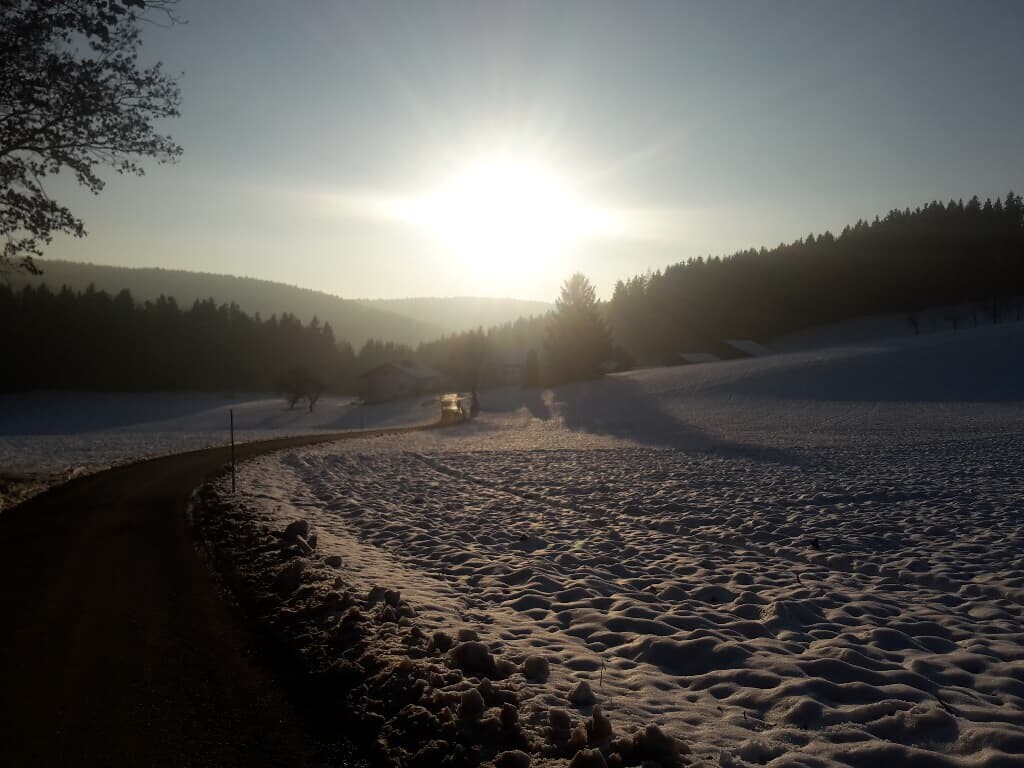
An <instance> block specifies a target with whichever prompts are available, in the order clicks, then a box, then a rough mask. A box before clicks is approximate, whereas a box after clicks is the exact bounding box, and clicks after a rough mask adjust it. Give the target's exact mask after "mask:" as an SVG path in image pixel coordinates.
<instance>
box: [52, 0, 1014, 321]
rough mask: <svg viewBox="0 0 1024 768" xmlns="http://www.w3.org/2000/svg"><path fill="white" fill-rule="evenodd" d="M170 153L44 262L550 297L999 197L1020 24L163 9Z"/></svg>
mask: <svg viewBox="0 0 1024 768" xmlns="http://www.w3.org/2000/svg"><path fill="white" fill-rule="evenodd" d="M179 15H181V16H182V17H184V18H185V19H186V20H187V23H186V24H184V25H179V26H175V27H172V28H170V29H163V28H157V27H149V28H147V29H146V30H145V39H144V49H143V59H144V60H146V61H155V60H160V61H162V62H163V63H164V65H165V66H166V67H167V68H168V70H170V71H172V72H176V73H181V75H180V88H181V94H182V108H181V113H182V114H181V117H180V118H179V119H177V120H174V121H171V122H168V123H167V124H166V125H165V126H162V127H164V128H165V129H166V130H167V131H168V132H169V133H171V135H172V136H173V137H174V138H175V139H176V140H177V141H178V143H179V144H181V146H182V147H183V149H184V155H183V157H182V158H181V160H180V161H179V162H178V163H176V164H174V165H150V166H149V167H148V170H147V174H146V175H145V176H144V177H142V178H135V177H129V176H118V175H117V174H115V173H112V172H107V173H105V174H103V176H104V178H105V179H106V180H107V181H108V185H107V187H106V189H105V190H104V191H103V193H102V194H101V195H99V196H93V195H90V194H88V193H87V192H84V191H82V190H80V189H77V188H76V187H75V186H74V185H73V184H71V183H69V182H68V181H67V180H64V179H59V180H57V181H56V182H55V183H54V184H53V186H52V188H51V194H52V195H53V196H54V197H55V198H57V199H59V200H60V201H61V202H64V203H65V204H68V205H69V206H70V207H71V208H72V210H73V212H74V213H76V214H77V215H79V216H80V217H82V218H83V219H84V221H85V225H86V229H87V231H88V232H89V235H88V237H86V238H85V239H74V238H70V237H63V236H60V237H57V238H56V239H55V240H54V243H53V244H52V246H51V247H49V249H48V250H47V252H46V257H47V258H61V259H69V260H73V261H90V262H93V263H99V264H114V265H125V266H139V267H143V266H144V267H152V266H159V267H165V268H171V269H187V270H195V271H204V272H216V273H226V274H235V275H244V276H250V277H258V278H262V279H268V280H275V281H280V282H285V283H289V284H294V285H300V286H304V287H308V288H314V289H318V290H323V291H327V292H330V293H334V294H337V295H340V296H343V297H346V298H397V297H405V296H467V295H474V296H505V297H515V298H524V299H541V300H546V301H550V300H553V299H554V298H555V296H557V293H558V289H559V286H560V285H561V283H562V281H563V280H564V279H565V278H566V277H568V276H569V275H570V274H572V273H573V272H576V271H580V272H583V273H584V274H586V275H587V276H588V277H589V278H590V279H591V281H592V282H593V283H594V284H595V286H596V287H597V291H598V295H599V296H601V297H603V298H607V297H609V296H610V295H611V292H612V290H613V288H614V284H615V282H616V281H617V280H620V279H628V278H629V277H631V276H632V275H635V274H638V273H643V272H646V271H648V270H656V269H660V268H663V267H664V266H666V265H668V264H671V263H675V262H679V261H683V260H686V259H688V258H692V257H696V256H700V255H725V254H728V253H731V252H734V251H736V250H739V249H744V248H748V247H759V246H761V245H765V246H768V247H771V246H773V245H777V244H778V243H780V242H790V241H792V240H795V239H797V238H800V237H804V236H806V235H807V234H808V233H810V232H815V233H820V232H822V231H824V230H826V229H828V230H831V231H833V232H838V231H840V230H841V229H842V227H843V226H844V225H845V224H848V223H853V222H855V221H856V220H857V219H859V218H864V219H870V218H873V217H874V216H875V215H876V214H877V215H883V216H884V214H885V213H886V212H887V211H888V210H890V209H892V208H904V207H908V206H909V207H914V206H916V205H919V204H923V203H926V202H928V201H930V200H933V199H939V200H948V199H951V198H952V199H958V198H964V199H967V198H969V197H970V196H971V195H973V194H978V195H979V196H980V197H981V198H982V199H984V198H985V197H989V196H991V197H995V196H1003V195H1005V194H1006V192H1007V191H1009V190H1011V189H1012V190H1014V191H1016V192H1022V191H1024V183H1022V181H1024V173H1022V172H1024V152H1021V151H1020V137H1021V135H1022V130H1024V128H1022V127H1024V98H1021V96H1022V92H1024V88H1022V84H1021V83H1022V79H1021V78H1022V75H1021V72H1022V66H1021V65H1022V56H1021V47H1020V40H1021V39H1024V3H1020V2H1017V1H1016V0H1010V1H1009V2H997V1H995V0H991V1H988V0H987V1H986V2H966V0H965V1H964V2H948V1H946V0H929V1H928V2H866V1H858V2H829V1H828V0H813V1H811V2H798V1H791V2H787V1H785V0H778V1H777V2H753V0H751V1H750V2H727V1H723V2H711V1H710V0H709V1H708V2H700V3H689V2H682V1H681V0H680V1H675V2H653V1H644V2H641V1H639V0H638V1H637V2H601V1H600V0H586V1H585V2H571V1H569V0H559V1H558V2H547V3H540V2H537V3H534V2H516V1H515V0H506V1H505V2H493V3H489V2H481V1H479V0H476V1H467V2H441V3H431V2H425V1H422V2H421V1H420V0H416V1H415V2H414V1H412V0H410V1H409V2H405V3H391V2H383V1H381V0H377V1H375V2H372V3H371V2H363V3H348V2H328V1H327V0H294V2H287V3H285V2H272V1H267V0H216V1H215V2H213V1H211V0H182V2H181V3H180V5H179Z"/></svg>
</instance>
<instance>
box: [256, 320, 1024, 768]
mask: <svg viewBox="0 0 1024 768" xmlns="http://www.w3.org/2000/svg"><path fill="white" fill-rule="evenodd" d="M482 404H483V409H484V410H483V413H482V414H481V417H480V418H479V419H478V420H477V421H475V422H472V423H469V424H465V425H459V426H457V427H454V428H452V429H449V430H444V431H437V432H425V433H417V434H414V435H403V436H394V437H380V438H374V439H364V440H353V441H347V442H344V443H340V444H338V445H334V446H326V447H317V448H311V449H306V450H299V451H288V452H282V453H279V454H275V455H271V456H265V457H262V458H260V459H257V460H255V461H252V462H250V463H248V464H247V465H245V466H244V467H243V469H242V471H241V473H240V475H239V487H240V490H241V495H240V501H241V503H242V505H243V506H245V507H248V508H251V509H253V510H254V511H255V515H256V517H257V518H258V519H259V520H261V521H263V522H265V523H267V524H269V525H270V527H272V528H274V529H281V528H283V527H284V525H285V524H287V523H288V522H289V521H292V520H295V519H297V518H302V519H305V520H308V521H309V523H310V524H311V525H312V526H313V528H314V529H315V530H316V532H317V534H318V537H319V544H318V550H319V552H320V553H321V554H323V555H329V554H338V555H340V556H341V557H342V559H343V563H344V565H343V569H342V572H343V574H344V578H345V579H346V580H347V581H348V582H350V583H352V584H355V585H356V586H357V587H358V588H359V589H361V590H367V591H368V590H369V589H370V588H371V587H372V586H374V585H383V586H386V587H388V588H396V589H399V590H400V591H401V595H402V597H403V598H404V599H406V600H408V601H409V603H410V604H411V605H412V606H413V607H414V608H415V610H416V612H417V622H419V624H420V625H421V626H422V627H423V628H424V629H427V630H430V629H433V630H445V631H447V632H449V633H452V634H454V633H455V632H456V631H457V630H458V629H460V628H470V629H472V630H475V631H476V633H477V634H478V635H479V636H480V639H481V640H483V641H485V642H486V643H487V644H488V645H489V647H490V648H491V650H492V651H494V652H495V654H496V655H500V656H501V657H502V658H505V659H511V660H513V661H522V660H523V659H525V658H526V657H528V656H532V655H540V656H543V657H544V658H546V659H547V660H548V662H549V663H550V665H551V674H550V678H549V679H548V680H547V681H546V682H535V681H532V680H529V679H527V678H526V677H524V676H523V675H522V674H520V673H516V674H515V675H513V676H512V677H511V678H510V680H511V681H512V684H513V685H514V686H515V687H516V688H517V698H518V702H519V703H518V706H519V716H520V719H521V721H522V722H523V723H524V725H525V727H526V729H527V731H528V732H531V733H534V734H535V735H537V737H538V738H541V736H540V734H542V733H544V730H543V728H542V726H543V725H545V724H547V723H548V722H549V710H551V709H552V708H555V709H558V708H567V709H569V711H570V712H571V713H572V717H573V718H575V719H582V718H584V717H585V716H586V715H587V714H589V713H590V712H591V709H590V707H589V706H582V707H579V706H576V705H574V704H573V703H571V702H570V701H569V694H570V691H571V690H572V689H573V688H574V687H575V686H576V685H577V684H578V683H579V682H580V681H587V682H588V683H589V685H590V687H591V688H592V690H593V692H594V694H595V695H596V699H597V701H598V702H599V703H600V704H601V705H602V708H603V711H604V712H605V714H607V715H610V717H611V721H612V723H613V726H614V727H615V729H616V731H617V732H619V733H621V732H624V731H628V730H631V729H633V728H635V727H642V726H644V725H646V724H649V723H652V722H653V723H657V724H658V725H659V726H661V728H662V729H663V730H664V731H665V732H667V733H669V734H672V735H674V736H676V737H678V738H680V739H681V740H682V741H683V742H685V743H686V744H688V745H689V747H690V749H691V750H692V755H691V756H690V759H692V760H693V761H695V762H704V763H708V764H715V765H717V764H722V765H761V764H770V765H773V766H782V765H789V766H795V765H802V766H832V765H851V766H871V767H872V768H875V767H876V766H888V765H938V766H946V765H950V766H980V765H986V766H997V765H999V766H1002V765H1007V766H1008V765H1024V626H1022V620H1024V607H1022V606H1024V460H1022V456H1024V451H1022V448H1021V443H1020V434H1021V432H1022V429H1024V326H1022V325H1021V324H1014V325H1005V326H995V327H988V328H978V329H972V330H969V331H963V330H961V331H960V332H958V333H955V334H954V333H935V334H930V335H928V336H921V337H916V338H909V339H899V340H893V341H890V342H884V343H878V344H873V345H865V346H859V347H849V348H841V349H831V350H818V351H813V352H800V353H793V354H786V355H776V356H772V357H765V358H759V359H752V360H744V361H735V362H729V363H715V364H706V365H695V366H688V367H681V368H672V369H651V370H646V371H638V372H633V373H629V374H619V375H615V376H611V377H607V378H606V379H604V380H602V381H597V382H588V383H583V384H578V385H574V386H571V387H566V388H562V389H559V390H555V391H554V392H540V391H513V390H508V391H504V392H492V393H484V394H483V395H482ZM394 652H397V651H394ZM551 722H554V721H553V720H552V721H551ZM530 729H532V731H531V730H530Z"/></svg>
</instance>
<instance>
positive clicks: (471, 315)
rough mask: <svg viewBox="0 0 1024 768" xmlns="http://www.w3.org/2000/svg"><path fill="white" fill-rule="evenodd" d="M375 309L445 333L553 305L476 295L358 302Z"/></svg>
mask: <svg viewBox="0 0 1024 768" xmlns="http://www.w3.org/2000/svg"><path fill="white" fill-rule="evenodd" d="M361 301H362V303H364V304H366V305H367V306H370V307H374V308H376V309H385V310H388V311H389V312H394V313H396V314H399V315H402V316H403V317H409V318H412V319H413V320H416V321H418V322H421V323H426V324H428V325H432V326H436V327H440V328H444V329H445V330H446V331H448V332H453V331H470V330H475V329H477V328H491V327H493V326H496V325H503V324H504V323H510V322H514V321H516V320H518V319H519V318H520V317H539V316H541V315H546V314H547V313H548V312H550V311H551V310H553V309H554V308H555V305H554V304H552V303H551V302H546V301H525V300H523V299H491V298H482V297H476V296H453V297H447V298H430V297H424V298H415V299H361Z"/></svg>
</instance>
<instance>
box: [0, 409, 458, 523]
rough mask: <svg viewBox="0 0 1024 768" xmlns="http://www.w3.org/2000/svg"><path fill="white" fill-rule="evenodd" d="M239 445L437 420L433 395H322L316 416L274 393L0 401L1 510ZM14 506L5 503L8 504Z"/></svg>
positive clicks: (315, 411)
mask: <svg viewBox="0 0 1024 768" xmlns="http://www.w3.org/2000/svg"><path fill="white" fill-rule="evenodd" d="M229 410H234V419H235V441H236V442H245V441H248V440H261V439H267V438H272V437H284V436H286V435H296V434H305V433H313V432H337V431H341V430H349V429H364V428H365V429H369V428H376V427H385V426H402V425H411V424H421V423H429V422H431V421H436V420H437V417H438V406H437V403H436V401H435V400H434V399H433V398H431V397H424V398H420V399H416V400H409V401H402V402H398V403H384V404H380V405H372V406H361V405H356V404H355V402H354V401H353V400H352V399H351V398H339V397H323V398H322V399H321V400H320V401H319V402H318V403H317V404H316V407H315V408H314V410H313V412H312V413H309V412H308V409H306V408H304V407H303V406H302V405H299V406H297V407H296V408H295V409H294V410H289V409H288V407H287V405H286V404H285V403H284V402H283V401H282V400H281V398H279V397H274V396H273V395H269V394H248V395H246V394H243V395H237V396H235V395H216V394H208V393H157V394H125V393H94V392H32V393H28V394H18V395H4V396H0V509H3V508H4V506H6V505H7V504H9V503H11V502H12V501H14V500H16V499H19V498H22V497H24V496H25V495H27V494H29V493H31V492H35V491H38V490H40V489H41V488H43V487H45V486H47V485H51V484H53V483H54V482H58V481H60V480H62V479H66V478H68V477H70V476H73V475H76V474H80V473H82V472H86V471H92V470H95V469H98V468H102V467H106V466H110V465H112V464H117V463H120V462H124V461H133V460H136V459H140V458H147V457H151V456H159V455H162V454H167V453H176V452H178V451H187V450H195V449H198V448H207V447H210V446H214V445H225V444H227V443H228V441H229V439H230V433H229ZM5 499H6V501H5Z"/></svg>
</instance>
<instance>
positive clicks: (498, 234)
mask: <svg viewBox="0 0 1024 768" xmlns="http://www.w3.org/2000/svg"><path fill="white" fill-rule="evenodd" d="M390 207H391V212H392V214H393V215H394V217H395V218H399V219H402V220H404V221H407V222H409V223H412V224H415V225H416V226H418V227H420V228H422V229H424V230H425V231H427V232H429V233H430V234H432V235H434V236H435V237H437V238H439V239H440V240H441V241H443V242H444V243H445V244H446V245H447V246H448V247H449V249H450V250H451V251H452V252H453V253H454V254H456V255H457V256H458V257H460V258H461V259H462V260H465V261H466V262H468V263H470V264H472V265H474V266H475V267H476V268H477V269H478V270H479V271H481V272H488V273H491V274H514V273H515V274H522V273H523V272H534V271H538V270H540V269H541V268H543V266H544V265H545V264H546V263H547V262H548V261H549V260H550V259H552V258H554V257H556V256H558V255H559V254H561V253H562V252H564V250H565V249H566V248H567V247H568V246H570V245H571V244H572V243H573V242H575V241H577V240H579V239H582V238H585V237H592V236H599V235H602V234H612V233H613V232H614V230H615V221H614V216H613V215H612V214H611V213H609V212H607V211H604V210H602V209H600V208H598V207H595V206H591V205H588V204H586V203H584V202H583V201H582V200H581V199H579V198H578V197H577V196H576V195H575V194H574V191H573V189H572V188H571V186H570V185H569V184H568V183H567V182H565V181H563V180H562V179H560V178H559V177H557V176H556V175H555V174H553V173H552V172H550V171H548V170H546V169H545V168H543V167H542V166H540V165H538V164H536V163H532V162H529V161H526V160H522V159H514V158H499V159H493V160H485V161H481V162H479V163H476V164H473V165H471V166H469V167H468V168H467V169H466V170H464V171H463V172H461V173H458V174H456V175H454V176H453V178H451V179H449V180H448V181H447V182H445V183H443V184H441V185H440V186H439V187H438V188H436V189H435V190H433V191H431V192H428V193H427V194H424V195H421V196H417V197H410V198H404V199H402V200H395V201H392V203H391V206H390Z"/></svg>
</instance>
